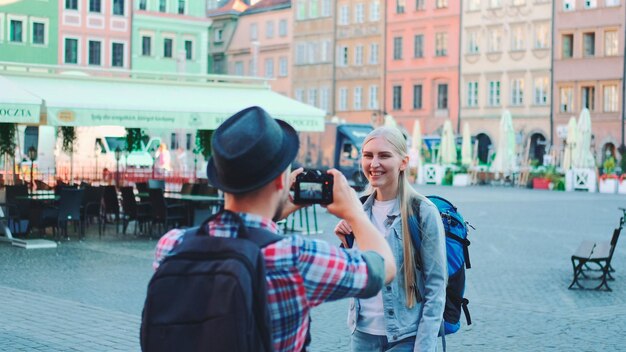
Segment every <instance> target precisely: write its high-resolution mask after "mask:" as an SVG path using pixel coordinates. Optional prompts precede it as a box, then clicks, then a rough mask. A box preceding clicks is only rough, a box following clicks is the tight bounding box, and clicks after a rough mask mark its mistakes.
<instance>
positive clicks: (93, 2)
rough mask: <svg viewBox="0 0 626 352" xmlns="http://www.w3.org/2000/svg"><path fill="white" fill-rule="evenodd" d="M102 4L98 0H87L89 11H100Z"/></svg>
mask: <svg viewBox="0 0 626 352" xmlns="http://www.w3.org/2000/svg"><path fill="white" fill-rule="evenodd" d="M101 11H102V4H101V3H100V0H89V12H101Z"/></svg>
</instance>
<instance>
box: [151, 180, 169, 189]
mask: <svg viewBox="0 0 626 352" xmlns="http://www.w3.org/2000/svg"><path fill="white" fill-rule="evenodd" d="M151 188H160V189H162V190H165V180H154V179H150V180H148V189H151Z"/></svg>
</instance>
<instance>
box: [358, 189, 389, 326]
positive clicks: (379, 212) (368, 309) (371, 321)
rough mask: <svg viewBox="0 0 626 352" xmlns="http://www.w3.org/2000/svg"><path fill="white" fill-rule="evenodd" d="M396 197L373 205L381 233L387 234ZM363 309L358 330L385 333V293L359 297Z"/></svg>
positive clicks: (377, 226)
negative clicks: (388, 217)
mask: <svg viewBox="0 0 626 352" xmlns="http://www.w3.org/2000/svg"><path fill="white" fill-rule="evenodd" d="M395 203H396V200H395V199H392V200H385V201H377V200H374V204H373V205H372V218H371V219H370V220H371V221H372V223H373V224H374V226H376V228H377V229H378V231H380V233H381V234H383V235H386V234H387V228H386V227H385V222H386V221H387V214H389V212H390V211H391V209H393V206H394V204H395ZM359 303H360V304H361V311H360V313H359V318H358V322H357V327H356V328H357V330H359V331H362V332H364V333H366V334H371V335H385V317H384V312H383V294H382V293H381V292H378V294H377V295H376V296H374V297H372V298H365V299H359Z"/></svg>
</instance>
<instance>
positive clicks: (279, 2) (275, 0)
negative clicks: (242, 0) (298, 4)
mask: <svg viewBox="0 0 626 352" xmlns="http://www.w3.org/2000/svg"><path fill="white" fill-rule="evenodd" d="M288 8H291V0H261V1H259V2H257V3H256V4H254V5H252V6H250V7H249V8H248V9H247V10H246V11H244V13H243V14H242V15H251V14H255V13H261V12H267V11H275V10H282V9H288Z"/></svg>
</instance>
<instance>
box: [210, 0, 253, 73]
mask: <svg viewBox="0 0 626 352" xmlns="http://www.w3.org/2000/svg"><path fill="white" fill-rule="evenodd" d="M248 4H249V2H248V1H239V2H237V1H233V2H228V3H226V4H223V6H221V7H216V8H214V9H209V11H208V13H207V17H208V18H210V19H211V20H212V21H213V23H212V24H211V28H210V29H209V42H208V48H209V62H208V73H218V74H227V73H228V58H227V57H226V51H227V50H228V47H229V45H230V42H231V40H232V38H233V34H234V33H235V30H236V29H237V23H238V21H239V16H240V15H241V13H242V12H243V11H245V10H246V9H247V8H248ZM219 5H222V4H219V3H218V6H219Z"/></svg>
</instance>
